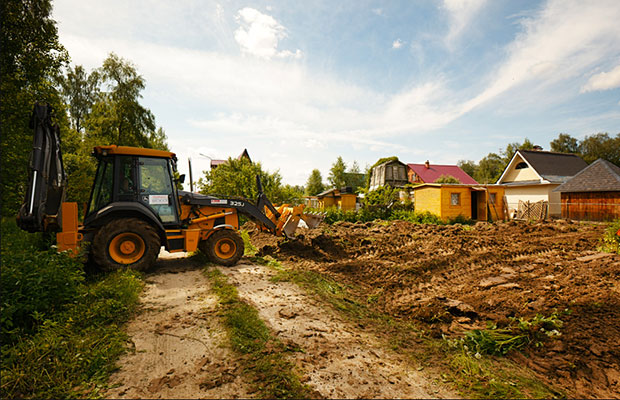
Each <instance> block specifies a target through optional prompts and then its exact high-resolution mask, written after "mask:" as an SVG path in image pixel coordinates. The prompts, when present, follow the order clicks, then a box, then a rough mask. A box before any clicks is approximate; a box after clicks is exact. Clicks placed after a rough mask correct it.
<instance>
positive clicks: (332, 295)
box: [271, 266, 369, 320]
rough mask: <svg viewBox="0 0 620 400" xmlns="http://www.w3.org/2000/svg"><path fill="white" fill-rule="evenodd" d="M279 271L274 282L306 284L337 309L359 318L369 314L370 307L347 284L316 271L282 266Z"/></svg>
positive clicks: (274, 277)
mask: <svg viewBox="0 0 620 400" xmlns="http://www.w3.org/2000/svg"><path fill="white" fill-rule="evenodd" d="M277 271H278V273H277V274H276V275H274V276H273V277H272V278H271V281H272V282H281V281H285V282H294V283H296V284H298V285H301V286H304V287H306V288H307V289H310V290H312V291H313V292H314V293H315V294H317V295H318V296H319V297H320V298H321V299H322V300H323V301H325V302H327V303H329V304H331V305H332V307H334V308H335V309H337V310H339V311H342V312H345V313H346V314H347V315H348V316H350V317H353V318H355V319H358V320H359V319H361V318H364V317H366V316H367V314H369V310H368V308H367V307H366V306H365V305H364V304H362V302H360V301H358V300H357V299H356V298H355V297H353V296H351V295H350V294H349V291H348V289H347V286H346V285H343V284H340V283H338V282H336V281H335V280H333V279H331V278H329V277H327V276H325V275H322V274H319V273H318V272H314V271H306V270H291V269H287V268H284V267H282V266H280V268H278V269H277Z"/></svg>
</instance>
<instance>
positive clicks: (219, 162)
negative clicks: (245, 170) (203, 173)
mask: <svg viewBox="0 0 620 400" xmlns="http://www.w3.org/2000/svg"><path fill="white" fill-rule="evenodd" d="M242 158H246V159H247V160H248V161H249V162H252V159H251V158H250V153H248V149H243V152H242V153H241V154H239V156H238V157H237V160H241V159H242ZM227 161H228V160H214V159H211V169H212V170H213V169H216V168H217V167H219V166H220V165H222V164H225V163H226V162H227Z"/></svg>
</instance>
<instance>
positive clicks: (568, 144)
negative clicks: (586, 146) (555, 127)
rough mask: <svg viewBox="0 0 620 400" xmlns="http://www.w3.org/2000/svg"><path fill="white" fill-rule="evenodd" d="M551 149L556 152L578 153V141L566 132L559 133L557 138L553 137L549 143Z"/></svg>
mask: <svg viewBox="0 0 620 400" xmlns="http://www.w3.org/2000/svg"><path fill="white" fill-rule="evenodd" d="M549 145H550V146H551V151H555V152H558V153H573V154H578V153H579V151H580V149H579V141H578V140H577V139H575V138H574V137H572V136H571V135H569V134H567V133H560V135H559V136H558V137H557V139H554V140H552V141H551V143H549Z"/></svg>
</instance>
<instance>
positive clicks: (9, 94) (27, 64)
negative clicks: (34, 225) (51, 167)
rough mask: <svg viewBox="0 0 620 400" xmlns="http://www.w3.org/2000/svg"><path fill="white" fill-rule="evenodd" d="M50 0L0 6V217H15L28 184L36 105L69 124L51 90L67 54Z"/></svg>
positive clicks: (15, 0)
mask: <svg viewBox="0 0 620 400" xmlns="http://www.w3.org/2000/svg"><path fill="white" fill-rule="evenodd" d="M51 10H52V6H51V2H50V0H3V1H1V2H0V15H1V16H2V29H1V30H0V49H1V50H0V126H1V127H2V139H1V148H0V149H1V154H2V158H1V168H0V182H1V183H0V185H1V190H0V191H1V192H2V215H15V213H16V211H17V209H18V207H19V205H20V204H21V202H22V201H23V196H24V191H25V186H26V182H27V180H28V178H27V176H28V159H29V157H30V152H31V150H32V130H31V129H30V128H29V127H28V120H29V118H30V113H31V112H32V106H33V104H34V103H35V102H36V101H46V102H48V103H50V104H51V105H52V107H54V109H55V110H56V114H55V121H56V122H57V123H59V125H60V127H61V130H65V129H66V127H67V125H68V121H67V118H66V115H65V111H64V105H63V102H62V99H61V97H60V95H59V93H58V90H57V89H56V88H55V86H54V84H53V82H56V81H57V79H58V77H59V76H60V74H61V69H62V67H63V65H65V64H66V63H67V61H68V54H67V51H66V50H65V49H64V47H63V46H62V45H61V44H60V42H59V41H58V31H57V28H56V22H55V21H54V20H53V19H52V18H51Z"/></svg>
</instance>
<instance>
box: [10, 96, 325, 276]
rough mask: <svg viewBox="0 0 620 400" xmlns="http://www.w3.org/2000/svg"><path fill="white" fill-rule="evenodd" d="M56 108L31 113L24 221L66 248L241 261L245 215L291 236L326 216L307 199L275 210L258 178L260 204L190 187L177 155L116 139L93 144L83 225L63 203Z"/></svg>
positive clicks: (107, 256)
mask: <svg viewBox="0 0 620 400" xmlns="http://www.w3.org/2000/svg"><path fill="white" fill-rule="evenodd" d="M51 113H52V109H51V107H50V106H49V105H41V104H37V105H35V107H34V110H33V113H32V118H31V121H30V124H31V128H33V129H34V142H33V143H34V144H33V151H32V156H31V162H30V176H29V181H28V190H27V193H26V197H25V200H24V203H23V205H22V207H21V209H20V211H19V214H18V216H17V221H18V225H19V226H20V227H21V228H22V229H24V230H27V231H29V232H41V231H43V232H51V231H57V232H58V233H57V234H56V240H57V246H58V250H59V251H67V250H68V251H71V252H73V253H75V254H77V252H78V250H79V249H80V247H83V246H84V244H86V243H89V244H90V246H89V248H88V249H86V250H87V252H88V254H89V256H90V257H91V259H92V260H93V261H94V262H95V263H96V264H97V265H99V266H100V267H101V268H102V269H104V270H114V269H118V268H121V267H125V266H128V267H131V268H135V269H138V270H145V269H147V268H149V267H150V266H151V265H152V264H153V263H154V262H155V260H156V259H157V256H158V254H159V252H160V249H161V247H162V246H164V247H165V249H166V250H167V251H169V252H181V251H184V252H187V251H195V250H196V249H200V250H201V251H202V252H204V253H205V254H206V255H207V256H208V257H209V258H210V259H211V260H212V261H213V262H215V263H218V264H221V265H227V266H230V265H234V264H235V263H237V261H238V260H239V259H240V258H241V256H243V252H244V244H243V240H242V239H241V237H240V236H239V233H238V229H239V213H242V214H245V215H247V216H248V217H250V218H251V219H252V220H254V222H256V224H257V226H258V227H259V228H260V229H262V230H265V231H268V232H271V233H273V234H274V235H284V236H287V237H289V238H290V237H292V236H293V233H294V232H295V230H296V229H297V226H298V223H299V221H300V220H304V221H305V223H306V224H307V225H308V227H311V228H312V227H315V226H316V225H318V224H319V223H320V222H321V220H322V216H321V215H314V214H304V213H303V208H304V206H303V205H301V206H294V207H289V206H288V205H283V206H280V207H277V208H276V207H275V206H274V205H272V203H271V202H270V201H269V200H268V199H267V197H266V196H265V195H264V194H263V191H262V187H261V182H260V179H259V177H258V176H257V177H256V178H257V179H256V180H257V185H258V192H259V195H258V198H257V199H256V201H255V202H253V201H250V200H248V199H244V198H226V197H216V196H208V195H202V194H197V193H191V192H184V191H180V190H177V185H176V183H177V182H176V181H175V179H174V176H175V172H176V161H177V159H176V156H175V154H174V153H171V152H168V151H161V150H154V149H145V148H135V147H126V146H116V145H110V146H97V147H95V148H94V150H93V156H94V157H96V158H97V160H98V167H97V172H96V175H95V179H94V183H93V186H92V190H91V195H90V201H89V203H88V206H87V209H86V213H85V216H84V221H83V224H81V225H80V224H78V206H77V203H72V202H65V201H64V200H65V189H66V186H67V179H66V175H65V171H64V168H63V164H62V154H61V150H60V136H59V129H58V127H57V126H55V125H53V124H52V122H51ZM183 178H184V177H183V176H181V179H180V180H181V181H182V180H183Z"/></svg>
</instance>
